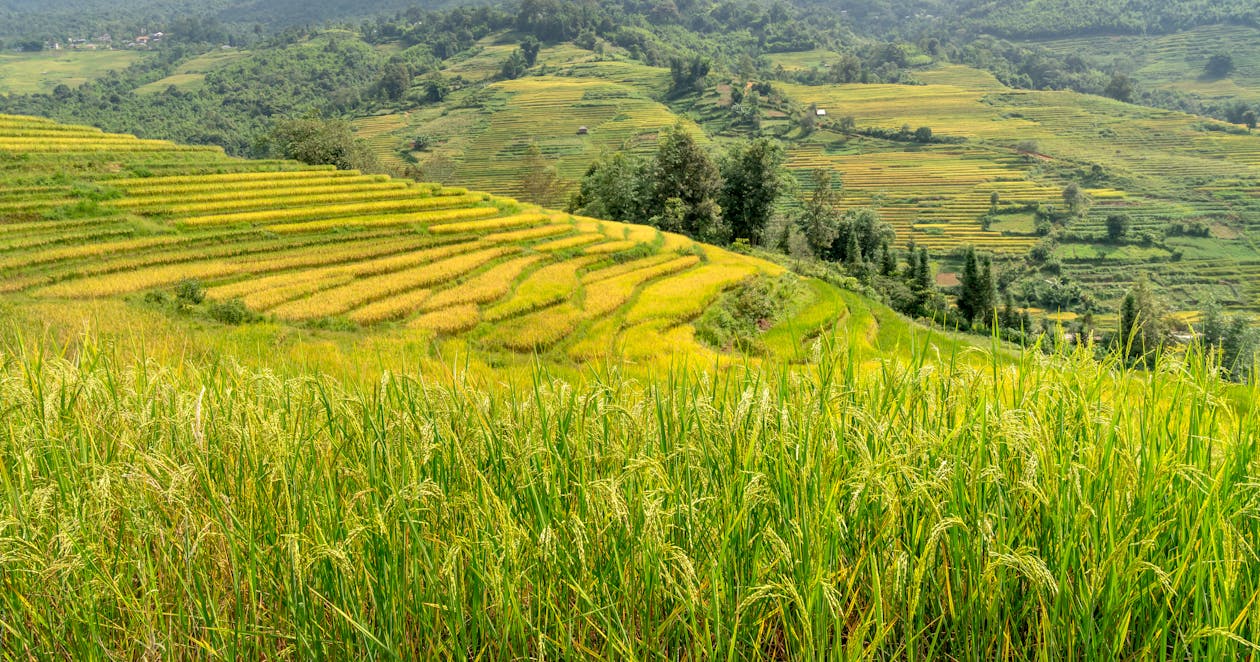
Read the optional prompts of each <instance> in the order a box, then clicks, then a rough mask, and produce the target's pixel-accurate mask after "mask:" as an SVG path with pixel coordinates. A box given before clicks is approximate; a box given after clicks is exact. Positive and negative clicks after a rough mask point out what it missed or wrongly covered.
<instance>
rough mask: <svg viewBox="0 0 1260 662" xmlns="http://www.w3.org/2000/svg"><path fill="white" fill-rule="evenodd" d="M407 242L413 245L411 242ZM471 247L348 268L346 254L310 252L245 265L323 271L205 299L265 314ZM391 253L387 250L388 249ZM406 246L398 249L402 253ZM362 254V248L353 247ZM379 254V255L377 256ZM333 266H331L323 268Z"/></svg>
mask: <svg viewBox="0 0 1260 662" xmlns="http://www.w3.org/2000/svg"><path fill="white" fill-rule="evenodd" d="M410 241H412V242H414V239H411V240H410ZM473 247H474V244H472V243H469V242H465V243H459V244H452V245H448V246H439V247H437V248H430V249H427V250H418V251H409V252H406V253H403V254H401V255H388V256H387V257H380V258H376V259H367V260H363V261H360V262H351V263H349V264H339V263H341V262H344V261H345V260H344V259H342V258H344V257H345V256H346V254H347V253H349V251H347V252H346V253H342V254H340V255H338V254H337V253H336V252H334V253H333V254H331V255H329V256H327V257H325V256H324V255H322V254H321V253H320V252H319V251H311V252H310V253H303V254H299V255H293V256H288V257H286V258H284V259H282V260H265V261H256V262H252V263H248V266H249V268H248V269H247V271H249V272H250V273H263V272H267V271H280V270H282V269H288V268H294V267H296V268H301V267H311V266H314V267H322V268H316V269H307V270H299V271H286V272H285V273H281V274H276V275H274V276H267V277H264V278H250V279H247V280H243V281H240V282H236V283H230V284H227V285H222V286H219V287H214V288H211V289H210V290H209V291H208V292H207V295H208V296H210V297H211V298H214V299H235V298H243V299H244V301H245V304H246V305H247V306H249V307H250V308H252V309H255V310H267V309H270V308H274V307H276V306H279V305H280V304H283V303H287V302H289V301H292V300H294V299H298V298H300V297H302V296H305V295H308V294H311V293H313V292H317V291H319V290H323V289H330V288H333V287H339V286H342V285H347V284H349V282H350V281H351V280H353V279H355V278H364V277H368V276H376V275H380V274H385V273H390V272H393V271H400V270H402V269H407V268H411V267H415V266H417V265H424V264H430V263H432V262H434V261H435V260H440V259H443V258H447V257H450V256H452V255H457V254H459V253H462V252H466V251H468V250H471V249H472V248H473ZM387 248H388V249H392V250H388V249H387ZM387 248H386V247H383V248H382V249H381V251H380V253H384V254H390V253H397V252H398V250H399V249H400V246H399V245H398V244H393V245H390V246H388V247H387ZM405 248H406V247H405V246H402V247H401V249H402V250H405ZM355 249H356V250H361V249H362V247H355ZM380 253H378V254H380ZM324 264H333V265H334V266H322V265H324Z"/></svg>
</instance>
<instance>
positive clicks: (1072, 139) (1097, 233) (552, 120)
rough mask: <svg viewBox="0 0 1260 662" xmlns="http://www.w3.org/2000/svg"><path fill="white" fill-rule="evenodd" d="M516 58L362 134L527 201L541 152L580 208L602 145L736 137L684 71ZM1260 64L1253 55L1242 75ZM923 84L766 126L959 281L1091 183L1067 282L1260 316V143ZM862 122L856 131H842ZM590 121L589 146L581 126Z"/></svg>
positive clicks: (786, 86)
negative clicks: (498, 77) (689, 86)
mask: <svg viewBox="0 0 1260 662" xmlns="http://www.w3.org/2000/svg"><path fill="white" fill-rule="evenodd" d="M1239 29H1242V28H1239ZM1205 30H1206V29H1205ZM1220 30H1225V31H1227V32H1228V30H1229V29H1226V28H1221V29H1220ZM1218 36H1219V37H1220V38H1221V39H1226V38H1228V37H1229V35H1228V34H1223V35H1218ZM1067 47H1070V45H1067V46H1065V48H1067ZM1204 48H1206V46H1205V47H1204ZM509 52H510V50H507V49H505V48H504V47H503V45H502V44H501V43H499V42H498V41H496V40H494V39H487V40H485V41H484V42H483V44H482V45H481V46H480V47H479V49H474V50H473V51H472V52H471V53H470V54H469V55H466V56H463V57H461V58H456V59H455V60H454V61H452V62H451V63H448V64H447V65H446V66H447V69H446V70H445V71H444V73H445V74H447V75H460V76H464V77H466V78H468V79H471V80H481V81H485V83H484V84H483V85H474V86H471V87H468V88H465V89H463V90H461V91H460V92H458V93H456V94H455V95H453V96H452V98H451V99H450V100H448V101H446V102H444V103H442V104H436V105H430V106H424V107H420V108H416V109H413V110H408V111H405V112H403V113H399V114H394V115H382V116H376V117H370V118H363V119H361V120H359V121H358V124H357V126H359V127H360V129H359V130H360V135H362V136H364V137H366V138H368V139H369V141H371V143H372V144H373V145H374V146H375V147H376V151H377V153H378V154H381V155H382V156H385V157H386V158H392V159H399V158H400V155H402V154H404V153H407V152H408V150H409V147H410V141H411V140H412V139H414V137H415V136H424V137H425V139H426V141H427V143H428V144H427V146H426V147H425V149H423V150H420V151H412V152H409V154H408V156H409V157H410V158H413V159H415V161H416V163H417V164H418V166H419V167H420V169H421V170H422V171H423V172H425V173H426V174H431V175H432V178H433V179H435V180H438V181H445V182H451V183H458V184H460V185H470V186H471V187H472V188H474V189H477V190H487V191H490V192H493V193H496V194H499V195H506V196H510V197H516V198H520V197H523V196H524V195H525V191H524V188H523V187H524V174H523V169H522V166H521V163H522V159H523V158H524V155H525V153H526V150H527V149H528V148H529V147H530V146H531V145H537V146H538V148H539V150H540V152H541V154H542V158H543V160H544V161H545V163H547V164H549V165H551V166H553V167H554V168H555V172H556V174H557V175H558V178H559V186H558V187H557V190H552V191H550V192H549V193H548V199H547V200H546V202H548V203H551V204H559V203H561V202H563V201H564V199H565V198H566V195H567V193H568V192H570V191H572V190H573V188H574V187H575V186H576V182H577V181H578V180H579V179H580V178H581V176H582V174H583V173H584V172H585V170H586V168H587V167H588V166H589V165H590V164H591V163H592V162H593V161H595V160H596V159H598V158H599V156H600V155H601V154H602V153H605V152H607V151H609V150H626V151H628V152H630V153H637V154H645V153H647V152H648V151H650V150H651V149H652V148H653V146H654V143H655V136H656V134H657V133H658V132H659V131H660V129H662V128H663V127H666V126H669V125H671V124H672V123H673V122H675V121H677V120H678V118H679V117H681V116H686V117H689V118H692V119H694V120H696V121H695V122H692V120H691V119H688V120H687V123H688V125H689V126H692V127H693V130H694V131H695V132H696V135H698V136H701V140H702V141H704V144H706V145H707V146H708V147H709V148H711V149H713V150H714V151H720V150H721V148H722V147H723V146H725V145H726V144H727V143H728V141H729V140H730V138H729V137H728V136H726V135H718V134H715V133H712V132H711V129H713V128H714V126H724V125H721V124H720V123H721V121H722V120H721V118H722V117H724V115H723V113H724V108H723V107H722V105H721V104H723V103H727V104H729V99H727V98H726V97H723V96H722V95H721V94H717V95H716V96H715V95H712V94H706V95H702V96H701V98H700V99H699V100H695V99H683V100H677V99H675V100H672V101H669V102H668V103H666V102H665V101H666V99H665V89H666V86H667V85H668V79H667V75H668V71H667V70H664V69H660V68H654V67H648V66H645V65H642V64H639V63H636V62H633V61H630V60H628V59H627V58H625V57H623V56H620V55H617V54H615V53H606V54H601V55H597V54H595V53H593V52H591V51H586V50H583V49H580V48H576V47H574V46H573V45H571V44H567V45H562V46H555V47H550V48H546V49H543V51H542V53H541V54H540V57H539V62H540V65H539V66H540V67H545V72H544V71H543V70H541V69H540V71H539V73H540V74H541V75H531V76H527V77H524V78H521V79H518V80H507V81H497V82H495V81H493V80H492V79H493V77H494V76H495V74H496V71H495V68H494V63H496V62H501V59H502V57H505V56H506V53H509ZM1204 52H1206V51H1204ZM835 57H837V55H836V54H834V53H830V52H828V51H808V52H800V53H778V54H774V55H773V56H772V57H770V58H769V60H770V63H771V65H772V66H773V65H782V66H783V69H784V70H786V71H789V72H791V71H800V70H804V69H809V68H812V67H815V66H823V67H825V66H826V65H827V64H829V63H830V62H832V61H833V60H834V58H835ZM1249 66H1250V65H1249V64H1247V62H1246V61H1243V60H1240V64H1239V74H1238V75H1239V76H1245V75H1247V74H1246V72H1247V71H1249V69H1248V67H1249ZM913 77H914V79H915V80H916V81H917V82H919V83H922V84H917V85H890V84H849V85H816V86H815V85H804V84H796V83H786V82H785V83H776V84H775V85H774V88H775V93H776V95H778V96H779V97H781V98H780V99H779V100H778V101H777V104H778V105H777V106H775V107H774V108H769V107H768V108H766V109H764V110H763V115H764V116H763V121H764V122H765V124H764V126H766V127H768V128H767V131H769V132H771V133H773V134H777V135H779V137H780V138H781V139H782V140H783V142H784V144H785V146H786V147H787V151H788V160H787V164H786V165H787V167H788V168H789V169H790V170H791V172H792V173H793V174H794V175H795V176H796V179H797V181H798V182H800V184H801V189H802V191H803V192H804V193H805V194H808V192H809V190H810V187H811V186H812V175H811V173H812V171H813V170H815V169H818V168H826V169H830V170H832V171H834V172H835V173H836V174H837V175H838V177H837V179H838V185H840V186H841V187H842V190H843V197H842V198H841V203H840V204H841V206H842V207H843V208H845V209H853V208H858V207H874V208H876V209H877V210H878V211H879V213H880V215H881V217H882V218H883V220H885V221H887V222H889V223H890V224H891V225H892V226H893V228H894V229H895V230H896V232H897V238H896V243H897V245H898V246H902V247H904V246H907V245H909V244H911V243H913V244H914V245H916V246H923V247H927V248H929V249H931V250H932V251H933V253H934V255H935V258H936V259H937V260H938V263H939V264H940V269H941V270H943V271H949V270H951V269H954V268H955V266H954V265H953V263H952V261H951V256H953V255H955V253H954V251H956V250H957V249H960V248H962V247H965V246H975V247H976V248H978V249H979V250H982V251H987V252H991V253H994V254H996V255H998V256H999V257H1001V258H1003V259H1006V260H1013V261H1018V260H1021V259H1022V258H1024V257H1025V256H1026V255H1027V254H1028V253H1029V251H1030V250H1031V249H1033V248H1034V247H1036V246H1038V245H1039V244H1041V243H1043V241H1044V236H1043V234H1044V230H1039V228H1038V227H1037V224H1036V223H1035V219H1034V214H1035V212H1036V211H1037V209H1038V208H1044V209H1051V210H1053V209H1056V208H1057V209H1061V208H1063V207H1064V201H1063V197H1062V192H1063V190H1064V188H1065V187H1067V186H1068V185H1069V184H1071V183H1077V184H1078V185H1079V186H1080V187H1081V188H1082V190H1083V192H1084V194H1085V195H1086V196H1087V198H1088V199H1089V201H1090V205H1089V207H1088V208H1087V209H1085V210H1084V211H1083V213H1082V215H1081V216H1080V217H1079V218H1076V219H1074V220H1072V222H1071V223H1070V225H1068V227H1067V228H1066V235H1067V236H1066V238H1063V239H1060V240H1058V241H1057V242H1056V243H1055V244H1054V245H1052V246H1050V248H1049V249H1048V250H1050V251H1051V252H1052V254H1053V255H1055V256H1056V259H1057V260H1058V261H1059V262H1060V263H1061V265H1062V267H1061V268H1062V273H1063V274H1064V275H1065V276H1067V277H1069V278H1071V279H1073V280H1075V281H1077V282H1080V283H1082V284H1083V285H1084V286H1086V287H1087V288H1089V290H1090V291H1091V292H1092V293H1093V294H1095V295H1096V298H1097V300H1098V301H1099V302H1100V304H1101V305H1102V306H1104V308H1107V307H1112V306H1114V305H1116V304H1117V302H1118V300H1119V298H1120V297H1121V296H1122V295H1123V293H1124V291H1125V290H1126V288H1128V287H1129V286H1130V285H1131V284H1132V282H1133V279H1134V278H1135V277H1136V275H1137V274H1139V273H1146V274H1148V275H1150V276H1151V277H1152V278H1153V279H1154V281H1155V282H1156V283H1157V284H1158V285H1159V286H1160V289H1161V291H1162V292H1164V293H1165V295H1166V298H1167V299H1168V301H1169V302H1170V303H1171V304H1172V305H1173V306H1174V307H1175V308H1178V309H1181V310H1194V309H1196V308H1198V307H1201V306H1202V305H1203V303H1204V302H1205V301H1208V300H1209V299H1213V300H1217V301H1220V302H1222V303H1224V304H1225V305H1227V306H1228V307H1231V308H1235V309H1240V310H1250V311H1254V310H1256V309H1257V308H1260V279H1257V278H1255V277H1254V276H1255V275H1256V274H1257V273H1260V271H1258V270H1260V253H1257V252H1256V250H1255V248H1254V244H1253V242H1254V237H1255V232H1257V227H1260V226H1257V225H1256V224H1257V223H1258V222H1260V138H1257V137H1256V136H1252V135H1247V134H1246V133H1245V131H1243V132H1240V131H1237V130H1234V129H1231V128H1230V127H1228V126H1227V125H1224V124H1223V123H1221V122H1216V121H1214V120H1207V119H1204V118H1200V117H1195V116H1191V115H1186V114H1183V113H1177V112H1171V111H1164V110H1155V109H1151V108H1143V107H1139V106H1133V105H1129V104H1124V103H1120V102H1116V101H1112V100H1110V99H1104V98H1100V97H1091V96H1087V95H1082V94H1078V93H1073V92H1059V91H1025V90H1015V89H1011V88H1008V87H1006V86H1005V85H1003V84H1002V83H1001V82H999V81H998V80H997V79H996V78H995V77H994V76H993V75H991V74H989V73H986V72H983V71H979V70H977V69H973V68H970V67H966V66H962V65H955V64H938V65H934V66H930V67H925V68H919V69H916V70H915V71H914V74H913ZM1240 80H1241V79H1240ZM724 99H725V101H724ZM711 103H713V104H715V106H716V107H710V105H708V104H711ZM811 104H816V105H817V106H818V107H819V108H822V109H824V110H826V111H827V112H828V115H827V116H826V117H825V118H824V119H823V120H822V121H821V122H819V126H818V128H817V130H816V131H814V132H812V133H809V134H805V133H803V132H801V131H799V130H798V129H797V128H796V126H795V122H794V121H787V120H785V119H784V117H783V116H784V113H785V112H786V111H790V109H791V108H797V109H804V108H807V107H810V105H811ZM847 117H852V118H853V121H854V127H853V130H852V131H848V132H842V131H840V130H839V124H840V122H841V120H842V119H844V118H847ZM556 118H563V121H556ZM579 127H586V128H587V130H588V133H587V135H578V131H577V129H578V128H579ZM903 127H909V129H910V130H911V131H914V130H915V129H917V128H919V127H930V128H931V129H932V131H933V135H934V136H935V137H936V140H935V141H933V142H932V143H930V144H917V143H914V142H913V141H907V140H896V139H888V138H885V137H882V136H887V135H890V134H896V133H897V132H898V131H900V130H902V128H903ZM786 206H787V207H789V208H790V207H791V206H792V203H791V202H789V203H788V204H787V205H786ZM1116 214H1124V215H1126V216H1128V217H1129V218H1130V219H1132V230H1131V234H1130V238H1129V240H1128V243H1127V244H1125V245H1117V246H1111V245H1108V244H1107V242H1106V241H1105V239H1106V227H1105V226H1106V220H1107V218H1108V217H1109V216H1112V215H1116ZM1177 227H1182V228H1184V227H1204V228H1210V230H1209V235H1208V236H1205V237H1200V236H1193V237H1192V236H1184V235H1182V234H1177V233H1176V232H1172V233H1171V234H1170V230H1169V229H1170V228H1177Z"/></svg>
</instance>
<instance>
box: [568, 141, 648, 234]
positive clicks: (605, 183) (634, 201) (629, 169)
mask: <svg viewBox="0 0 1260 662" xmlns="http://www.w3.org/2000/svg"><path fill="white" fill-rule="evenodd" d="M646 171H647V165H646V164H645V163H643V162H642V161H640V160H638V159H635V158H633V157H631V156H628V155H626V154H625V153H624V152H615V153H613V154H612V155H611V156H605V157H604V158H602V159H600V160H599V161H598V162H596V163H594V164H592V165H591V167H590V168H589V169H588V170H587V171H586V176H585V177H583V178H582V185H581V188H580V189H579V191H578V194H577V196H576V197H575V198H574V200H573V201H572V202H571V203H570V205H569V208H570V210H571V211H573V212H580V213H582V214H585V215H587V216H593V217H595V218H608V219H613V220H617V221H627V222H631V223H647V222H648V215H647V214H646V212H645V207H644V204H643V203H644V197H645V195H646V193H647V192H646V191H645V190H644V189H645V187H646V185H647V181H646V180H647V174H646Z"/></svg>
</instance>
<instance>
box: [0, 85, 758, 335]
mask: <svg viewBox="0 0 1260 662" xmlns="http://www.w3.org/2000/svg"><path fill="white" fill-rule="evenodd" d="M581 87H583V86H579V88H581ZM44 136H51V139H50V138H46V137H44ZM137 145H141V146H143V149H137ZM0 146H5V147H6V148H7V149H10V150H15V152H16V153H21V154H24V155H26V157H27V159H26V160H24V161H23V166H24V167H23V168H21V169H18V168H16V167H9V168H5V169H4V171H3V176H4V177H5V178H6V182H7V183H8V184H9V186H8V187H6V189H5V192H4V193H3V194H0V283H2V286H0V293H3V294H4V295H5V296H8V297H17V298H18V299H19V300H23V299H31V298H33V299H34V300H38V301H67V302H74V301H78V302H90V301H97V300H103V299H117V298H122V299H124V300H127V301H130V302H132V303H133V304H134V305H138V306H144V305H146V304H145V301H148V300H150V299H153V298H154V297H155V296H156V297H158V298H159V299H160V298H161V297H163V296H164V297H167V298H168V299H169V297H171V296H172V295H173V294H174V293H175V292H176V291H177V290H178V288H179V286H180V284H181V283H184V282H187V281H197V282H198V283H199V285H200V286H201V287H202V288H204V292H205V296H206V297H207V298H208V300H209V301H210V302H217V303H226V302H231V301H239V302H240V303H241V304H242V305H243V306H244V307H245V308H246V309H247V310H249V311H250V312H251V313H252V314H255V315H258V316H261V317H262V318H264V319H267V320H270V321H272V322H275V323H284V324H294V325H303V324H310V325H314V326H316V327H318V326H320V325H327V324H330V323H331V324H337V325H342V326H349V327H352V328H359V329H363V330H365V331H366V330H368V329H373V328H376V329H380V330H381V332H382V333H386V334H390V333H392V334H398V333H404V334H412V335H414V336H415V337H416V338H417V339H423V338H426V337H428V338H433V337H448V336H460V337H461V338H462V339H463V341H465V342H472V343H474V344H478V345H484V346H485V347H486V348H490V349H499V350H502V349H507V350H510V351H524V352H533V351H546V350H548V349H550V348H551V347H552V346H560V345H564V344H565V342H566V341H567V339H569V338H571V337H573V336H575V335H581V336H582V337H583V339H586V340H591V337H590V336H591V334H589V333H586V330H587V328H588V327H593V326H596V325H599V329H600V332H601V333H602V334H604V335H603V336H602V338H601V339H600V340H601V342H602V343H603V346H604V347H606V348H608V349H611V348H613V347H615V346H616V344H617V342H618V339H619V338H621V336H623V335H624V334H628V333H630V330H631V329H637V328H639V327H640V326H642V325H641V322H642V321H643V320H644V319H653V320H666V321H667V326H668V328H669V329H672V328H673V327H675V326H680V325H681V326H685V325H687V324H688V323H689V322H690V321H691V320H692V319H694V318H695V317H696V316H698V315H699V314H700V313H701V312H702V311H703V310H704V308H705V307H706V306H707V305H708V303H709V302H711V301H712V300H713V299H714V298H715V297H716V296H717V295H718V294H720V293H721V292H722V291H724V290H725V289H726V288H729V287H733V286H735V285H737V284H738V283H739V282H740V281H741V280H743V279H744V278H746V277H748V276H751V275H754V274H758V273H764V274H776V273H780V272H781V269H780V268H779V267H777V266H775V265H771V264H769V263H764V262H760V261H758V260H754V259H752V258H746V257H741V256H735V255H733V254H728V253H725V252H722V251H718V250H716V249H709V250H707V251H706V255H705V257H704V259H701V258H700V257H698V256H697V255H696V254H695V250H694V249H693V247H694V245H693V243H692V242H691V241H690V240H688V239H686V238H684V237H681V236H676V235H662V234H661V233H659V232H657V231H656V230H654V229H652V228H645V227H639V226H630V225H625V224H621V223H612V222H603V221H599V220H596V219H588V218H579V217H573V216H569V215H567V214H560V213H555V212H549V211H545V210H542V209H540V208H537V207H534V206H531V205H525V204H522V203H519V202H517V201H515V200H512V199H510V198H504V197H496V196H494V195H491V194H483V193H474V192H469V191H468V190H467V189H465V188H462V187H451V186H444V185H441V184H420V183H415V182H411V181H403V180H393V179H390V178H388V177H383V176H368V175H362V174H359V173H357V172H353V171H335V170H329V169H326V168H305V167H300V166H296V165H295V164H291V163H285V162H260V163H249V162H243V161H239V160H236V159H231V158H228V157H226V156H224V155H223V154H222V152H221V151H218V150H214V149H207V148H183V147H179V146H176V145H172V144H169V143H163V142H160V141H137V140H136V139H134V138H131V137H129V136H116V135H109V134H105V133H102V132H100V131H97V130H95V129H90V128H84V127H72V126H64V125H59V124H55V123H52V122H49V121H46V120H40V119H36V118H21V117H0ZM18 150H21V151H18ZM70 163H81V164H84V166H83V169H82V170H77V171H70V172H74V173H75V174H74V176H75V177H77V179H75V180H73V182H72V183H70V184H66V183H62V182H64V179H63V178H52V179H50V178H49V177H48V174H49V173H54V172H56V173H61V172H66V165H67V164H70ZM92 163H100V164H102V166H101V167H100V169H98V170H95V171H93V170H91V169H89V168H88V167H87V164H92ZM156 163H161V164H164V165H167V166H168V167H164V168H161V169H159V170H158V171H157V172H156V173H155V172H154V171H152V170H150V168H149V167H148V166H147V165H145V164H150V165H152V164H156ZM181 163H184V164H187V167H186V168H185V169H182V170H181V169H180V168H179V167H178V166H179V164H181ZM128 164H130V165H128ZM50 181H52V182H54V183H49V182H50ZM627 256H631V257H627ZM680 288H682V289H680ZM644 292H647V293H648V296H647V297H646V299H644V300H646V301H650V302H651V303H652V304H653V305H654V306H656V307H657V308H660V307H661V306H665V308H662V309H659V310H651V311H647V312H644V311H642V310H640V308H642V307H643V305H644V304H636V302H637V301H640V295H641V294H642V293H644ZM666 293H668V295H667V294H666ZM661 299H669V301H668V302H663V301H661ZM610 320H611V321H610ZM483 321H485V322H486V324H484V325H483V324H482V323H483ZM579 332H581V333H580V334H579ZM623 340H624V341H625V342H626V343H630V342H631V341H632V340H633V339H632V338H630V337H629V336H627V338H625V339H623ZM675 349H676V351H678V352H680V353H694V354H696V355H698V356H699V355H704V354H705V352H706V351H707V350H705V349H704V348H703V347H701V346H700V345H699V344H698V343H696V342H695V341H694V340H692V341H691V342H690V343H689V344H685V345H678V346H676V347H675ZM564 351H565V350H564V349H563V348H561V349H557V352H558V354H559V355H562V356H563V355H564ZM605 355H606V352H596V353H592V354H590V358H601V357H603V356H605Z"/></svg>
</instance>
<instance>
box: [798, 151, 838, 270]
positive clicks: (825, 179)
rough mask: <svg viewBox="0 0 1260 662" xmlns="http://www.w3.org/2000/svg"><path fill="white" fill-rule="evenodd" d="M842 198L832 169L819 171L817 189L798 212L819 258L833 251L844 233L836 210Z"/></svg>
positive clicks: (806, 238) (807, 238)
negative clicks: (839, 237)
mask: <svg viewBox="0 0 1260 662" xmlns="http://www.w3.org/2000/svg"><path fill="white" fill-rule="evenodd" d="M839 199H840V196H839V195H838V194H837V193H836V191H835V190H834V189H833V186H832V174H831V171H830V170H827V169H825V168H818V169H817V170H815V171H814V192H813V194H812V195H810V198H809V200H806V201H804V204H803V205H802V206H801V211H800V213H798V214H797V215H796V227H798V228H799V229H800V231H801V234H802V235H803V236H804V237H805V241H806V242H808V244H809V249H810V250H811V251H813V253H814V255H815V256H817V257H824V256H826V255H828V254H830V252H831V247H832V245H833V244H834V243H835V241H836V237H838V236H839V235H840V212H839V211H838V210H837V209H836V205H837V204H838V203H839Z"/></svg>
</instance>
